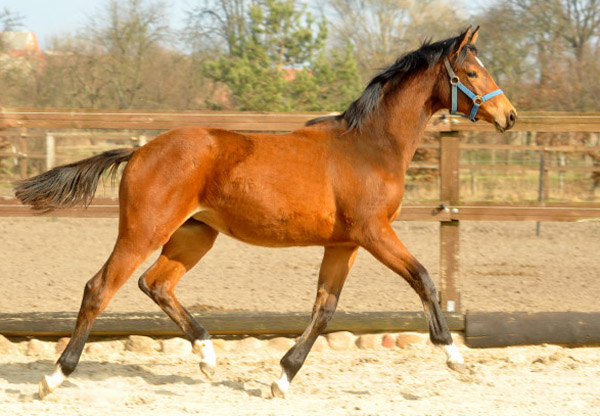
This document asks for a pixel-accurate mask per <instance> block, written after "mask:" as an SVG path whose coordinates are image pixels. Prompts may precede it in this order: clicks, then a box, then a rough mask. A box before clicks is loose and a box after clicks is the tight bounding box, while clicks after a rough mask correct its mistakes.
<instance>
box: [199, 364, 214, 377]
mask: <svg viewBox="0 0 600 416" xmlns="http://www.w3.org/2000/svg"><path fill="white" fill-rule="evenodd" d="M200 370H201V371H202V372H203V373H204V375H205V376H206V378H208V379H209V380H212V379H213V378H214V376H215V366H213V365H210V364H208V363H200Z"/></svg>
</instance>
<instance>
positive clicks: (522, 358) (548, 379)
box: [0, 341, 600, 416]
mask: <svg viewBox="0 0 600 416" xmlns="http://www.w3.org/2000/svg"><path fill="white" fill-rule="evenodd" d="M263 343H265V341H263ZM460 349H461V351H462V353H463V355H464V356H465V357H466V359H467V361H468V363H469V364H468V373H466V374H458V373H456V372H453V371H450V370H448V369H447V368H446V366H445V364H444V358H443V353H442V352H441V351H439V350H437V349H435V348H434V347H432V346H430V345H412V346H409V347H407V348H404V349H399V348H395V349H392V350H379V351H375V350H370V351H369V350H367V351H365V350H348V351H332V350H330V349H326V350H323V351H320V352H318V351H313V352H312V353H311V354H310V356H309V358H308V360H307V362H306V363H305V366H304V367H303V368H302V370H301V371H300V373H299V374H298V376H297V377H296V378H295V379H294V381H293V383H292V386H291V389H290V391H289V392H288V394H287V397H286V399H273V398H272V397H271V393H270V384H271V382H272V381H273V380H274V379H275V378H277V377H278V376H279V366H278V361H279V358H280V357H281V355H282V354H283V352H282V351H277V350H274V349H272V348H259V349H256V350H251V351H245V352H240V351H236V350H235V347H234V348H233V350H232V351H229V352H220V353H219V357H218V360H219V363H218V366H219V367H218V372H217V375H216V378H215V379H214V380H213V381H212V382H211V381H208V380H207V379H205V378H204V376H203V375H202V374H201V373H200V371H199V369H198V366H197V365H196V364H195V363H197V358H196V357H194V356H193V355H191V354H177V355H174V354H164V353H156V354H154V355H152V356H150V355H142V354H136V353H132V352H118V353H109V354H98V353H96V354H90V353H84V355H83V360H82V362H81V363H80V365H79V367H78V369H77V371H76V372H75V373H74V375H73V377H71V378H70V379H68V380H67V381H66V382H65V383H64V384H63V385H62V386H61V387H59V388H58V389H57V390H56V391H55V392H54V393H52V394H51V395H50V396H48V397H47V398H46V399H45V400H44V401H40V400H38V399H37V382H38V380H39V378H40V377H41V375H42V374H44V373H48V371H51V369H52V368H53V359H54V358H55V357H52V354H46V355H44V356H43V357H30V356H25V355H12V356H7V355H0V413H1V414H3V415H11V416H18V415H23V416H25V415H27V416H32V415H66V416H74V415H99V414H107V415H149V414H160V415H185V414H207V415H227V416H230V415H373V416H375V415H390V416H391V415H419V416H422V415H486V416H487V415H502V416H506V415H518V416H524V415H536V416H537V415H560V416H564V415H578V416H585V415H598V414H600V395H598V392H599V391H600V348H579V349H564V348H561V347H557V346H538V347H511V348H503V349H488V350H471V349H468V348H466V347H460Z"/></svg>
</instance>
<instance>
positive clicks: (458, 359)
mask: <svg viewBox="0 0 600 416" xmlns="http://www.w3.org/2000/svg"><path fill="white" fill-rule="evenodd" d="M444 352H445V353H446V357H448V362H451V363H457V364H464V363H465V360H463V357H462V355H460V352H458V348H456V345H454V342H453V343H452V344H450V345H444Z"/></svg>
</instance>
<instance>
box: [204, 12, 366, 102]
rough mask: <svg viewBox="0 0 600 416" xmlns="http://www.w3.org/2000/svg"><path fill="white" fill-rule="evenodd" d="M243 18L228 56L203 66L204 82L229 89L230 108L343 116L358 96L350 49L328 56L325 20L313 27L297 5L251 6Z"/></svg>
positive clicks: (313, 22) (357, 84) (307, 15)
mask: <svg viewBox="0 0 600 416" xmlns="http://www.w3.org/2000/svg"><path fill="white" fill-rule="evenodd" d="M246 18H247V22H248V23H247V25H245V27H247V28H248V30H247V33H245V34H244V35H240V36H238V37H237V38H236V39H235V42H234V44H233V45H232V44H230V48H229V50H230V53H229V54H228V55H224V56H221V57H220V58H218V59H217V60H210V61H207V62H205V63H204V66H203V73H204V75H205V76H207V77H208V78H211V79H213V80H215V81H218V82H222V83H224V84H226V85H227V86H228V87H229V89H230V91H231V95H232V100H233V103H232V104H233V106H234V107H236V108H239V109H241V110H257V111H262V110H264V111H317V110H342V109H344V108H345V106H346V105H347V104H348V103H350V102H351V100H352V99H353V98H355V97H356V95H357V94H358V93H359V92H360V85H359V84H360V78H359V76H358V72H357V69H356V62H355V60H354V57H353V53H352V49H351V46H350V45H347V46H346V47H345V48H344V50H343V52H342V53H339V52H334V53H332V54H331V57H328V56H327V53H326V51H325V48H324V46H325V41H326V38H327V22H326V20H325V19H322V20H321V21H320V22H316V21H315V20H314V18H313V17H312V15H311V14H310V13H308V12H306V10H305V7H299V6H298V5H297V3H296V1H295V0H264V1H261V2H255V3H253V4H252V5H251V7H250V8H249V9H248V15H247V17H246ZM315 26H316V29H315ZM230 40H231V39H229V41H230ZM211 104H213V103H211ZM213 106H214V105H213Z"/></svg>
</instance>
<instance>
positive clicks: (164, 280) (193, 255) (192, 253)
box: [138, 219, 218, 379]
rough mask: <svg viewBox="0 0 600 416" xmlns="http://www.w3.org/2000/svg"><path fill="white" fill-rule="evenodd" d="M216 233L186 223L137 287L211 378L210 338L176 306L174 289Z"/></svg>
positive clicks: (197, 223) (196, 222)
mask: <svg viewBox="0 0 600 416" xmlns="http://www.w3.org/2000/svg"><path fill="white" fill-rule="evenodd" d="M217 235H218V232H217V231H215V230H214V229H212V228H210V227H209V226H207V225H205V224H203V223H201V222H198V221H195V220H193V219H190V220H188V221H187V222H186V223H185V224H184V225H182V226H181V227H180V228H179V229H178V230H177V231H176V232H175V233H174V234H173V235H172V236H171V238H170V239H169V241H168V242H167V244H165V245H164V247H163V249H162V253H161V254H160V256H159V258H158V259H157V260H156V262H155V263H154V264H153V265H152V266H151V267H150V268H149V269H148V270H147V271H146V272H145V273H144V274H143V275H142V276H141V277H140V279H139V281H138V285H139V287H140V289H141V290H142V291H143V292H144V293H145V294H147V295H148V296H149V297H150V298H151V299H152V300H154V302H155V303H156V304H157V305H158V306H160V308H161V309H162V310H163V311H164V312H165V313H166V314H167V315H168V316H169V317H170V318H171V319H172V320H173V321H174V322H175V323H176V324H177V325H178V326H179V327H180V328H181V330H182V331H183V332H184V334H185V335H186V337H187V338H188V339H189V340H190V342H191V343H192V347H193V349H194V352H195V353H197V354H198V355H199V356H200V369H201V370H202V372H203V373H204V374H205V375H206V376H207V377H208V378H209V379H212V377H213V375H214V372H215V366H216V357H215V353H214V349H213V345H212V341H211V339H210V335H209V334H208V332H207V331H206V329H204V327H202V325H200V323H198V321H196V320H195V319H194V317H193V316H192V315H191V314H190V313H189V312H188V311H187V310H186V309H185V308H184V307H183V306H182V305H181V304H180V303H179V301H178V300H177V298H176V297H175V293H174V292H175V286H176V285H177V282H178V281H179V279H181V277H182V276H183V275H184V274H185V273H186V272H187V271H188V270H190V269H191V268H192V267H194V265H196V263H198V261H200V259H201V258H202V257H203V256H204V255H205V254H206V253H207V252H208V251H209V250H210V249H211V247H212V246H213V243H214V241H215V239H216V238H217Z"/></svg>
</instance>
